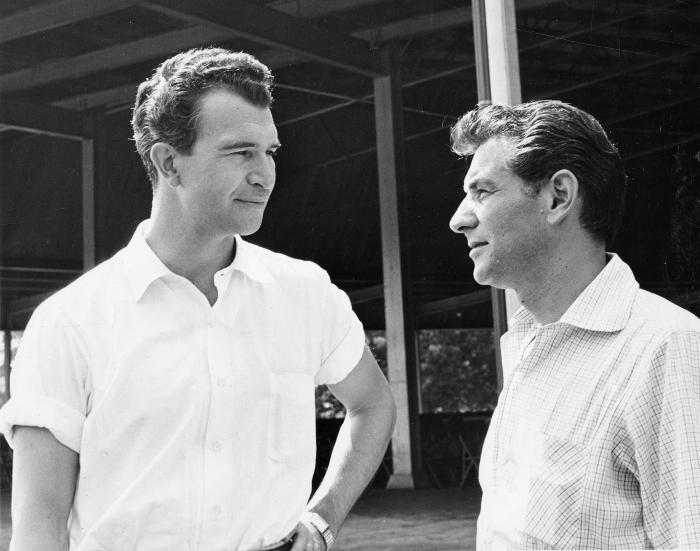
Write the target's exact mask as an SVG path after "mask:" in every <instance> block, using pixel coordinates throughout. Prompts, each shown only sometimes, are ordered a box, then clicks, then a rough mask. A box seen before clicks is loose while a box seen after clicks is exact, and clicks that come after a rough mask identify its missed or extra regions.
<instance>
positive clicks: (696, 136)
mask: <svg viewBox="0 0 700 551" xmlns="http://www.w3.org/2000/svg"><path fill="white" fill-rule="evenodd" d="M698 140H700V132H697V133H695V134H693V135H691V136H685V137H683V138H678V139H677V140H671V141H670V142H666V143H664V144H661V145H657V146H654V147H650V148H648V149H643V150H641V151H636V152H635V153H633V154H631V155H625V156H623V159H622V160H623V161H625V162H628V161H632V160H634V159H639V158H640V157H648V156H649V155H655V154H656V153H661V152H662V151H666V150H667V149H671V148H672V147H677V146H679V145H685V144H687V143H692V142H695V141H698Z"/></svg>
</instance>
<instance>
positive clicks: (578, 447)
mask: <svg viewBox="0 0 700 551" xmlns="http://www.w3.org/2000/svg"><path fill="white" fill-rule="evenodd" d="M452 141H453V149H454V150H455V151H456V152H457V153H459V154H460V155H463V156H472V155H473V158H472V161H471V165H470V168H469V171H468V173H467V175H466V177H465V179H464V192H465V194H466V196H465V198H464V200H463V201H462V203H461V204H460V205H459V207H458V208H457V211H456V212H455V214H454V216H453V218H452V220H451V222H450V226H451V228H452V229H453V230H454V231H455V232H458V233H463V234H464V235H465V236H466V238H467V241H468V245H469V247H470V249H471V250H470V252H469V256H470V258H471V259H472V261H473V262H474V279H475V280H476V281H477V282H478V283H481V284H484V285H492V286H494V287H498V288H502V289H513V290H514V291H515V293H516V295H517V297H518V299H519V301H520V302H521V303H522V308H520V309H519V310H518V311H517V312H516V313H515V315H514V316H513V317H512V319H511V320H510V324H509V326H510V330H509V331H508V333H506V334H505V335H504V336H503V338H502V341H501V348H502V354H503V379H504V387H503V391H502V393H501V396H500V398H499V402H498V406H497V408H496V411H495V412H494V415H493V419H492V421H491V426H490V429H489V433H488V435H487V437H486V441H485V443H484V449H483V452H482V456H481V470H480V482H481V486H482V488H483V501H482V508H481V515H480V516H479V521H478V528H477V548H478V549H482V550H486V549H489V550H491V549H512V548H522V549H591V548H602V549H630V548H633V549H651V548H700V320H698V318H697V317H695V316H693V315H692V314H690V313H689V312H687V311H685V310H683V309H681V308H679V307H677V306H675V305H673V304H671V303H670V302H668V301H666V300H664V299H663V298H661V297H659V296H656V295H654V294H652V293H649V292H647V291H643V290H641V289H640V288H639V284H638V283H637V281H636V280H635V278H634V275H633V274H632V271H631V270H630V268H629V267H628V266H627V264H625V263H624V262H623V261H622V259H620V257H619V256H617V255H615V254H611V253H607V252H606V245H609V244H610V242H611V239H612V237H613V236H614V234H615V231H616V230H617V228H618V226H619V223H620V220H621V218H622V210H623V202H624V192H625V172H624V168H623V166H622V161H621V159H620V155H619V153H618V151H617V149H616V148H615V147H614V146H613V145H612V144H611V143H610V141H609V140H608V138H607V136H606V134H605V131H604V130H603V128H602V127H601V126H600V124H599V123H598V121H596V120H595V119H594V118H593V117H592V116H590V115H589V114H587V113H585V112H583V111H581V110H580V109H577V108H575V107H572V106H571V105H567V104H565V103H561V102H558V101H536V102H531V103H526V104H522V105H519V106H515V107H507V106H500V105H490V106H481V107H477V108H476V109H474V110H473V111H470V112H469V113H467V114H466V115H464V116H463V117H462V118H461V119H460V120H459V122H458V123H457V124H456V125H455V127H454V128H453V130H452Z"/></svg>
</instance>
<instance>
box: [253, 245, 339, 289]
mask: <svg viewBox="0 0 700 551" xmlns="http://www.w3.org/2000/svg"><path fill="white" fill-rule="evenodd" d="M246 246H247V247H250V252H251V254H253V255H254V257H255V258H256V259H257V260H258V261H259V262H260V263H261V264H262V265H263V266H264V267H265V268H266V269H267V271H268V272H269V273H270V275H271V276H272V277H273V279H274V280H275V281H276V282H278V283H282V284H284V283H301V282H308V283H310V284H314V283H330V277H329V275H328V272H326V270H324V269H323V268H321V267H320V266H319V265H318V264H316V263H315V262H312V261H310V260H301V259H299V258H294V257H291V256H287V255H286V254H282V253H278V252H275V251H271V250H270V249H266V248H264V247H261V246H259V245H253V244H252V243H246Z"/></svg>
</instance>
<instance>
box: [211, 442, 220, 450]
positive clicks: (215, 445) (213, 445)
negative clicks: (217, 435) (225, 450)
mask: <svg viewBox="0 0 700 551" xmlns="http://www.w3.org/2000/svg"><path fill="white" fill-rule="evenodd" d="M211 451H213V452H220V451H221V444H219V442H212V443H211Z"/></svg>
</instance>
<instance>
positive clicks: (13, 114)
mask: <svg viewBox="0 0 700 551" xmlns="http://www.w3.org/2000/svg"><path fill="white" fill-rule="evenodd" d="M0 125H3V126H5V127H8V128H12V129H15V130H22V131H24V132H32V133H37V134H47V135H51V136H59V137H62V138H73V139H81V138H89V137H90V129H89V128H88V127H87V125H86V124H85V121H84V118H83V115H82V114H81V113H79V112H76V111H71V110H69V109H62V108H60V107H51V106H48V105H40V104H35V103H27V102H22V101H16V100H2V101H0Z"/></svg>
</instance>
